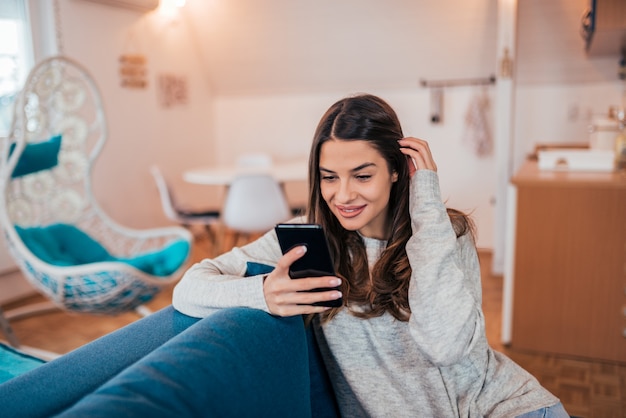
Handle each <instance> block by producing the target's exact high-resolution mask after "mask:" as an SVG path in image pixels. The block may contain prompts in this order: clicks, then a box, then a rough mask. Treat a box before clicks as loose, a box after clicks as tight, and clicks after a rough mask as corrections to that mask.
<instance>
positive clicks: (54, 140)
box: [0, 56, 192, 344]
mask: <svg viewBox="0 0 626 418" xmlns="http://www.w3.org/2000/svg"><path fill="white" fill-rule="evenodd" d="M107 134H108V130H107V125H106V118H105V114H104V107H103V105H102V100H101V97H100V92H99V90H98V88H97V85H96V84H95V82H94V80H93V79H92V77H91V76H90V74H89V73H88V72H87V70H86V69H84V68H83V67H82V66H81V65H79V64H78V63H76V62H75V61H73V60H71V59H68V58H66V57H61V56H57V57H51V58H48V59H46V60H44V61H42V62H40V63H39V64H38V65H37V66H35V68H34V69H33V70H32V71H31V73H30V75H29V77H28V79H27V80H26V82H25V84H24V87H23V89H22V91H21V92H20V95H19V96H18V99H17V100H16V103H15V110H14V115H13V122H12V126H11V131H10V134H9V136H8V138H6V139H4V140H3V141H2V147H0V148H1V149H0V150H1V154H0V226H1V228H2V232H3V234H4V236H5V238H6V241H7V245H8V249H9V252H10V253H11V255H12V256H13V258H14V259H15V261H16V264H17V265H18V266H19V268H20V269H21V271H22V273H23V274H24V277H25V278H26V279H27V280H28V281H29V282H30V283H31V284H32V285H33V286H34V287H35V288H36V289H37V290H38V291H39V292H40V293H42V294H43V295H44V296H46V297H47V298H48V299H49V300H50V301H51V302H52V304H53V305H54V306H55V307H57V308H61V309H66V310H69V311H75V312H90V313H99V314H117V313H120V312H124V311H129V310H136V311H137V312H138V313H140V314H142V315H145V314H147V311H146V309H145V307H144V304H145V303H146V302H148V301H149V300H150V299H152V298H153V297H154V295H156V294H157V293H158V292H159V291H160V290H161V289H162V288H163V287H164V286H165V285H169V284H172V283H174V282H175V281H177V280H178V279H179V278H180V275H181V274H182V272H183V271H184V269H185V268H186V264H187V262H188V260H189V257H190V255H191V241H192V236H191V234H190V233H189V231H187V230H186V229H184V228H181V227H179V226H175V227H166V228H151V229H143V230H137V229H132V228H128V227H126V226H123V225H120V224H118V223H116V222H115V221H114V220H112V219H111V218H110V217H109V216H108V215H107V214H106V213H105V212H104V211H103V209H102V208H101V207H100V205H99V204H98V202H97V201H96V199H95V198H94V196H93V193H92V189H91V174H92V167H93V165H94V163H95V161H96V160H97V157H98V155H99V153H100V150H101V149H102V148H103V146H104V143H105V141H106V139H107ZM129 181H132V179H129ZM120 198H123V197H122V196H120ZM47 305H50V304H47ZM45 308H46V309H49V308H48V307H47V306H46V307H45ZM27 311H28V312H27ZM27 311H26V310H25V311H24V312H23V313H20V315H13V313H11V312H5V318H4V319H5V321H3V324H4V327H6V326H7V323H8V321H6V319H16V318H17V317H18V316H23V315H27V314H30V313H34V312H35V311H36V312H42V311H43V309H39V308H37V309H35V307H33V309H29V310H27ZM15 343H16V342H15V341H13V344H15Z"/></svg>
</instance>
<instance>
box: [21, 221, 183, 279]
mask: <svg viewBox="0 0 626 418" xmlns="http://www.w3.org/2000/svg"><path fill="white" fill-rule="evenodd" d="M15 230H16V231H17V233H18V235H19V236H20V238H21V240H22V242H23V243H24V245H25V246H26V247H27V248H28V249H29V250H30V251H31V252H32V253H33V254H34V255H35V256H36V257H37V258H39V259H40V260H42V261H44V262H46V263H48V264H52V265H55V266H76V265H81V264H89V263H98V262H103V261H120V262H123V263H127V264H129V265H131V266H133V267H135V268H137V269H139V270H141V271H143V272H145V273H148V274H151V275H154V276H161V277H164V276H169V275H170V274H172V273H174V272H175V271H176V270H178V268H179V267H180V266H182V265H183V263H184V262H185V261H186V260H187V257H188V255H189V251H190V249H191V248H190V245H189V243H188V242H187V241H184V240H179V241H175V242H173V243H171V244H169V245H167V246H166V247H164V248H162V249H160V250H158V251H153V252H149V253H144V254H139V255H136V256H134V257H119V258H118V257H114V256H112V255H111V254H109V252H108V251H107V250H106V248H104V247H103V246H102V245H101V244H100V243H99V242H98V241H96V240H94V239H93V238H92V237H91V236H89V235H88V234H86V233H85V232H83V231H82V230H80V229H79V228H77V227H75V226H73V225H68V224H53V225H49V226H45V227H33V228H21V227H19V226H16V227H15Z"/></svg>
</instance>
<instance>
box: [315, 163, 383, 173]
mask: <svg viewBox="0 0 626 418" xmlns="http://www.w3.org/2000/svg"><path fill="white" fill-rule="evenodd" d="M375 166H376V164H374V163H363V164H361V165H359V166H357V167H354V168H353V169H351V170H350V171H351V172H352V173H354V172H357V171H360V170H363V169H364V168H367V167H375ZM320 171H323V172H325V173H331V174H335V172H334V171H333V170H329V169H328V168H324V167H322V166H320Z"/></svg>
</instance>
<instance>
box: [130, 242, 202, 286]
mask: <svg viewBox="0 0 626 418" xmlns="http://www.w3.org/2000/svg"><path fill="white" fill-rule="evenodd" d="M190 249H191V248H190V245H189V242H187V241H183V240H180V241H175V242H173V243H171V244H170V245H168V246H166V247H164V248H163V249H161V250H158V251H154V252H151V253H147V254H140V255H138V256H135V257H132V258H127V259H121V258H120V259H118V260H119V261H123V262H125V263H128V264H130V265H131V266H134V267H136V268H138V269H139V270H142V271H145V272H146V273H148V274H152V275H153V276H161V277H165V276H169V275H170V274H172V273H174V272H176V270H178V269H179V268H180V266H182V265H183V263H184V262H185V261H186V260H187V256H188V255H189V250H190Z"/></svg>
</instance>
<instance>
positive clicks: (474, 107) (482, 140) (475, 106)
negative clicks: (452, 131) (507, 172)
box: [464, 91, 493, 157]
mask: <svg viewBox="0 0 626 418" xmlns="http://www.w3.org/2000/svg"><path fill="white" fill-rule="evenodd" d="M488 111H489V97H488V96H487V93H486V92H484V91H483V92H481V93H478V94H476V95H475V96H474V97H473V98H472V100H471V101H470V105H469V107H468V109H467V113H466V114H465V131H464V136H465V138H464V141H465V143H467V144H468V145H469V146H470V147H471V148H472V150H473V151H474V153H475V154H476V155H477V156H478V157H484V156H487V155H490V154H491V151H492V150H493V139H492V137H491V128H490V126H489V119H488Z"/></svg>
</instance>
